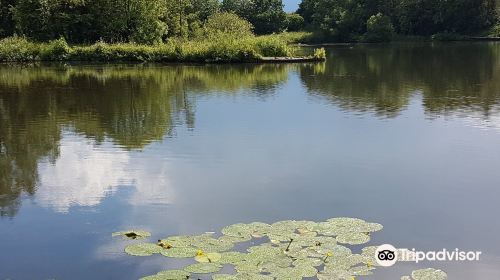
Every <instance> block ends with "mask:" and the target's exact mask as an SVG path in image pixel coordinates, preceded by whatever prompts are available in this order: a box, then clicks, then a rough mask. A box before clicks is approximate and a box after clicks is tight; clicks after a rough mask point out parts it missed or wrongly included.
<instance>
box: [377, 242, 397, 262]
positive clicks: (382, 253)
mask: <svg viewBox="0 0 500 280" xmlns="http://www.w3.org/2000/svg"><path fill="white" fill-rule="evenodd" d="M375 259H376V260H377V263H378V264H379V265H380V266H393V265H394V264H395V263H396V262H397V261H398V250H397V249H396V248H394V246H392V245H390V244H384V245H381V246H379V247H378V248H377V250H376V251H375Z"/></svg>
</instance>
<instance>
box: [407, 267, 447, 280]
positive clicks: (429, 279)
mask: <svg viewBox="0 0 500 280" xmlns="http://www.w3.org/2000/svg"><path fill="white" fill-rule="evenodd" d="M411 277H412V278H413V279H414V280H445V279H447V278H448V275H446V273H445V272H444V271H441V270H438V269H434V268H426V269H419V270H415V271H413V272H412V273H411Z"/></svg>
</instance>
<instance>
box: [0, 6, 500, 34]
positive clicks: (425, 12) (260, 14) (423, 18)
mask: <svg viewBox="0 0 500 280" xmlns="http://www.w3.org/2000/svg"><path fill="white" fill-rule="evenodd" d="M220 12H231V13H234V14H236V15H238V16H239V17H241V18H243V19H245V20H246V21H248V22H249V23H250V24H252V26H253V31H254V32H255V33H256V34H270V33H279V32H282V31H298V30H308V31H313V32H315V34H319V36H318V37H320V38H321V39H322V40H323V41H360V40H366V41H384V40H389V39H390V37H391V36H392V34H394V33H398V34H403V35H419V36H428V35H432V34H436V33H459V34H476V33H478V32H481V31H483V30H486V29H488V28H490V27H492V26H494V25H495V24H497V21H498V18H497V17H498V15H497V10H496V0H302V2H301V3H300V7H299V9H298V10H297V12H296V13H288V14H287V13H286V12H285V11H284V10H283V2H282V0H0V37H8V36H12V35H21V36H25V37H27V38H29V39H32V40H36V41H47V40H53V39H58V38H60V37H64V38H65V39H66V40H67V41H69V42H71V43H93V42H96V41H105V42H138V43H156V42H161V41H165V40H168V38H171V37H182V38H192V37H196V36H200V34H202V33H203V26H204V24H205V23H206V21H207V19H208V18H210V17H211V16H213V15H215V14H218V13H220ZM230 24H231V23H230V22H225V23H224V24H223V25H230Z"/></svg>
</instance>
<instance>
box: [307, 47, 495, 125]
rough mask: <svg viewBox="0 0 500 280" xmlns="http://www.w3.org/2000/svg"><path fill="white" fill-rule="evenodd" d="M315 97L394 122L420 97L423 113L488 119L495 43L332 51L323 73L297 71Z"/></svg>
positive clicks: (491, 105) (310, 69) (315, 69)
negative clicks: (475, 115)
mask: <svg viewBox="0 0 500 280" xmlns="http://www.w3.org/2000/svg"><path fill="white" fill-rule="evenodd" d="M300 74H301V78H302V81H303V83H304V84H305V85H306V87H307V88H308V89H309V91H310V92H311V93H312V94H314V95H315V96H319V97H322V98H327V99H328V100H330V101H331V102H333V103H335V104H337V105H338V106H340V107H341V108H344V109H347V110H349V111H359V112H364V111H372V112H376V113H377V114H378V115H381V116H385V117H393V116H395V115H397V114H398V113H399V112H400V111H401V110H403V109H404V107H406V106H407V105H408V102H409V100H410V97H411V94H412V93H413V92H415V91H418V92H422V98H423V106H424V108H425V110H426V112H427V113H428V114H431V115H434V114H452V113H457V112H464V111H465V112H474V113H478V112H479V113H481V114H482V115H484V116H487V115H489V114H490V113H491V112H492V110H498V107H497V106H498V105H497V104H498V103H499V102H498V101H499V98H500V92H499V88H500V44H484V43H481V44H477V43H470V44H463V43H460V44H416V45H415V44H404V45H392V46H391V47H387V46H356V47H342V48H337V49H333V50H332V51H331V52H330V57H329V60H328V62H327V64H326V65H325V66H324V67H323V69H321V68H319V69H318V67H317V66H306V67H301V73H300Z"/></svg>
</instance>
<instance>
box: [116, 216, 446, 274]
mask: <svg viewBox="0 0 500 280" xmlns="http://www.w3.org/2000/svg"><path fill="white" fill-rule="evenodd" d="M381 229H382V225H380V224H377V223H369V222H366V221H364V220H361V219H355V218H333V219H329V220H327V221H324V222H319V223H317V222H312V221H294V220H288V221H280V222H276V223H274V224H266V223H260V222H254V223H249V224H244V223H238V224H234V225H230V226H227V227H224V228H223V229H222V230H221V231H222V236H219V237H217V236H215V234H214V233H212V232H208V233H204V234H200V235H193V236H188V235H184V236H171V237H167V238H165V239H161V240H158V242H157V243H137V244H132V245H129V246H127V247H126V248H125V252H126V253H128V254H130V255H134V256H150V255H153V254H161V255H163V256H166V257H171V258H194V260H196V263H194V264H191V265H188V266H186V267H184V268H183V269H182V270H169V271H162V272H159V273H157V274H155V275H151V276H147V277H144V278H143V279H144V280H164V279H170V280H182V279H190V278H189V277H191V276H190V275H191V273H193V274H212V275H211V276H212V279H214V280H236V279H238V280H247V279H248V280H250V279H251V280H254V279H255V280H273V279H275V280H293V279H297V280H299V279H303V278H311V277H316V278H317V279H319V280H323V279H329V280H335V279H338V280H352V279H355V277H358V276H366V275H371V274H372V273H373V270H374V269H375V264H376V259H375V251H376V249H377V247H376V246H368V247H365V248H363V249H362V250H361V253H360V254H354V253H353V252H352V251H351V249H349V248H348V247H346V246H347V245H360V244H365V243H367V242H369V241H370V234H371V233H373V232H376V231H379V230H381ZM130 232H134V233H135V234H136V235H137V236H146V234H144V232H140V231H130ZM124 233H126V232H120V233H115V234H113V235H114V236H116V235H124ZM147 234H149V233H147ZM124 236H126V235H124ZM147 236H149V235H147ZM251 240H256V243H257V245H253V246H249V247H246V248H245V249H243V245H245V244H240V245H239V246H238V247H237V248H239V247H242V249H240V250H239V251H235V250H234V246H235V245H236V244H238V243H242V242H246V241H251ZM224 265H231V266H232V267H233V268H234V270H235V271H236V273H235V274H214V273H216V272H219V271H220V270H221V269H222V268H223V266H224ZM443 275H444V278H443ZM405 277H406V278H405ZM405 277H403V278H402V279H403V280H443V279H446V274H445V273H444V272H442V271H440V270H439V271H438V270H419V271H415V272H413V273H412V276H411V277H409V276H405ZM195 279H197V278H195Z"/></svg>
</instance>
